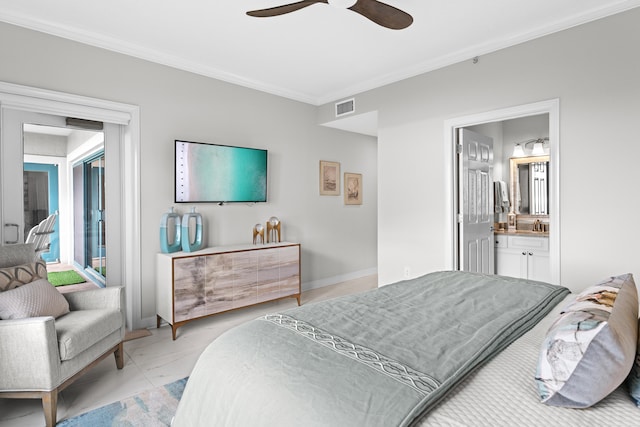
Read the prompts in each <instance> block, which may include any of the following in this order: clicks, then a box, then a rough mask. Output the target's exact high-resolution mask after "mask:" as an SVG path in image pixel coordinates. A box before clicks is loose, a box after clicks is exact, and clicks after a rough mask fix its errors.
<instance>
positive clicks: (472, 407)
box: [172, 271, 640, 427]
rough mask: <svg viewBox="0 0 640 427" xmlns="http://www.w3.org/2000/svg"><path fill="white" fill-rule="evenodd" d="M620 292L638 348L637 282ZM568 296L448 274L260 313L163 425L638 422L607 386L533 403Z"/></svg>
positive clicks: (222, 348) (214, 358)
mask: <svg viewBox="0 0 640 427" xmlns="http://www.w3.org/2000/svg"><path fill="white" fill-rule="evenodd" d="M631 282H633V280H632V278H631ZM625 283H626V282H625ZM625 286H626V285H625ZM625 292H627V293H628V294H629V295H632V294H633V298H631V297H629V299H634V302H630V303H629V304H627V305H628V306H629V307H633V308H634V309H635V314H632V312H633V310H631V309H629V310H630V314H628V316H627V317H629V316H635V318H634V319H633V320H634V323H635V325H636V328H635V329H634V330H633V334H635V336H634V337H633V343H631V341H629V342H626V343H625V345H626V347H627V350H628V349H629V346H631V345H633V355H632V356H633V357H635V348H636V346H637V318H638V307H637V306H638V302H637V294H635V292H636V291H635V284H634V285H633V290H632V291H627V290H626V288H625ZM574 299H575V296H574V295H570V294H569V291H568V290H567V289H566V288H563V287H560V286H554V285H551V284H548V283H543V282H534V281H528V280H522V279H513V278H506V277H501V276H488V275H480V274H474V273H463V272H451V271H447V272H436V273H430V274H427V275H425V276H422V277H419V278H416V279H412V280H407V281H403V282H399V283H396V284H392V285H387V286H384V287H382V288H379V289H375V290H372V291H369V292H365V293H362V294H358V295H349V296H345V297H341V298H337V299H334V300H330V301H324V302H320V303H316V304H308V305H303V306H302V307H297V308H294V309H291V310H287V311H284V312H282V313H273V314H269V315H266V316H263V317H260V318H258V319H256V320H254V321H251V322H248V323H246V324H244V325H241V326H238V327H236V328H234V329H232V330H230V331H228V332H226V333H225V334H223V335H221V336H220V337H218V338H217V339H216V340H215V341H214V342H212V343H211V344H210V345H209V346H208V347H207V348H206V349H205V351H204V352H203V353H202V355H201V356H200V358H199V360H198V362H197V363H196V366H195V367H194V370H193V372H192V374H191V376H190V378H189V381H188V383H187V386H186V388H185V392H184V395H183V397H182V399H181V401H180V404H179V406H178V409H177V412H176V415H175V417H174V421H173V424H172V425H173V426H174V427H181V426H204V425H216V426H302V425H304V426H305V427H306V426H367V427H369V426H385V427H387V426H415V425H420V426H478V425H487V426H496V425H505V426H506V425H513V422H514V420H519V421H520V425H523V424H525V422H526V424H531V425H541V424H550V425H561V424H566V425H577V424H578V423H580V424H585V425H590V424H591V425H598V424H603V423H606V424H609V425H640V409H638V408H637V407H636V406H635V404H634V402H633V400H632V399H631V397H630V396H629V394H628V393H627V392H626V390H625V389H623V388H622V387H617V385H616V386H615V387H617V389H616V390H615V391H614V392H613V393H611V394H610V395H608V396H607V397H606V398H605V399H604V400H602V401H601V402H599V403H598V404H597V405H595V406H593V407H591V408H589V409H580V410H578V409H568V408H566V407H554V406H550V405H545V404H542V403H540V397H539V396H538V394H539V392H538V390H537V387H536V384H535V381H534V377H535V376H536V366H537V363H538V359H539V355H540V351H541V350H540V349H541V344H542V343H543V341H544V340H545V336H546V334H547V333H548V330H549V328H550V326H551V325H552V324H554V325H555V323H554V321H556V319H557V317H558V316H559V313H560V311H561V310H562V309H563V307H566V306H567V304H568V303H569V302H572V301H573V300H574ZM634 304H635V306H634ZM563 316H564V315H563ZM616 319H617V318H616ZM556 323H557V322H556ZM633 357H632V359H633ZM623 363H624V364H629V363H631V364H632V363H633V360H631V362H629V361H628V360H625V361H623ZM625 366H626V365H625ZM630 367H631V365H629V369H630ZM624 369H626V368H624ZM577 371H579V370H578V369H577V370H576V372H577ZM628 373H629V370H627V371H626V372H625V373H624V375H625V377H626V375H628ZM602 375H607V376H610V373H609V372H608V371H606V370H603V371H602ZM615 381H618V379H616V380H615ZM618 384H619V383H618ZM578 387H583V384H579V386H578ZM615 387H614V388H615ZM538 388H539V386H538ZM560 395H561V393H558V394H557V396H560Z"/></svg>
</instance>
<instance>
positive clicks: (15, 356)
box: [0, 244, 125, 426]
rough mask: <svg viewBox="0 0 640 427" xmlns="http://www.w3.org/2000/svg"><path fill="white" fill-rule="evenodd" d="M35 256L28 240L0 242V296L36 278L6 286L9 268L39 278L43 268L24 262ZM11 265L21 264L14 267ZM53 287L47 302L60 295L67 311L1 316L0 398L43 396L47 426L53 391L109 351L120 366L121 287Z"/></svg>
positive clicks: (15, 292)
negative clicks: (60, 289)
mask: <svg viewBox="0 0 640 427" xmlns="http://www.w3.org/2000/svg"><path fill="white" fill-rule="evenodd" d="M38 261H39V258H38V257H37V256H36V255H35V249H34V246H33V245H32V244H22V245H11V246H0V281H1V282H0V283H4V284H5V290H4V291H2V289H0V299H2V298H4V297H12V296H13V295H18V294H19V293H20V292H22V289H28V288H29V286H27V285H32V284H33V283H35V281H31V282H30V283H27V284H24V285H22V284H21V283H20V284H18V287H16V286H14V285H11V286H6V283H9V282H8V281H10V280H11V279H12V276H11V274H14V273H12V272H15V275H18V276H20V275H23V276H25V275H26V276H28V275H29V274H30V272H31V273H33V274H35V276H36V277H34V279H38V281H39V282H43V283H44V280H43V279H39V278H38V277H37V275H38V273H37V271H36V270H37V269H38V268H40V269H42V267H41V266H40V267H32V268H31V270H30V269H29V267H28V266H29V265H31V266H33V265H34V263H35V264H37V263H38ZM40 262H41V261H40ZM15 266H26V267H25V268H24V269H17V270H20V271H17V270H16V269H15ZM7 267H11V268H7ZM12 269H13V270H12ZM40 274H41V273H40ZM45 274H46V269H45ZM44 289H45V290H46V291H47V292H49V290H48V288H46V287H45V288H44ZM54 291H55V294H52V295H51V297H48V298H47V300H48V301H47V302H46V303H49V301H51V300H56V299H59V297H58V295H62V296H63V297H64V299H65V300H66V303H68V306H69V312H68V313H67V314H63V315H60V316H59V317H57V318H54V317H51V316H41V317H27V318H20V319H9V320H2V319H0V373H1V375H0V398H17V399H21V398H38V399H42V405H43V408H44V415H45V420H46V425H47V426H53V425H55V424H56V421H57V415H56V411H57V400H58V393H59V392H60V391H62V390H63V389H64V388H65V387H67V386H68V385H69V384H71V383H72V382H73V381H74V380H75V379H76V378H78V377H79V376H80V375H81V374H83V373H84V372H86V370H87V369H88V368H89V367H92V366H94V365H96V364H97V363H98V362H100V361H101V360H102V359H104V358H105V357H107V356H109V355H110V354H111V353H113V354H114V355H115V359H116V366H117V368H118V369H122V367H123V365H124V352H123V345H122V343H123V339H124V333H125V320H124V289H123V288H121V287H108V288H105V289H96V290H89V291H79V292H71V293H66V294H60V293H59V292H58V291H57V290H55V289H54ZM11 292H13V294H11ZM21 295H22V294H21ZM4 299H5V300H6V298H4ZM13 302H14V303H15V298H13ZM63 303H64V304H65V307H66V303H65V302H64V300H63ZM0 305H2V304H0ZM5 306H6V304H5ZM0 315H3V316H4V317H5V318H6V317H7V314H6V309H5V311H4V312H3V311H2V307H0Z"/></svg>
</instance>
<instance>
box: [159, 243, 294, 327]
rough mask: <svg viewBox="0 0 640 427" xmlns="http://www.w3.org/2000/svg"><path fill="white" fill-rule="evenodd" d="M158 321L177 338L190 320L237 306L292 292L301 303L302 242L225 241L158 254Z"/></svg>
mask: <svg viewBox="0 0 640 427" xmlns="http://www.w3.org/2000/svg"><path fill="white" fill-rule="evenodd" d="M156 277H157V286H158V288H157V292H156V312H157V326H158V327H160V322H161V319H164V320H165V321H167V322H168V323H169V324H170V325H171V329H172V335H173V339H174V340H175V339H176V332H177V330H178V328H179V327H181V326H183V325H185V324H186V323H188V322H190V321H192V320H196V319H201V318H203V317H208V316H211V315H214V314H218V313H222V312H225V311H230V310H234V309H237V308H242V307H248V306H251V305H255V304H259V303H262V302H267V301H273V300H278V299H283V298H289V297H293V298H296V299H297V301H298V305H300V244H298V243H289V242H282V243H271V244H266V245H264V246H260V247H256V246H253V245H236V246H220V247H212V248H207V249H204V250H201V251H198V252H197V253H174V254H162V253H159V254H157V261H156Z"/></svg>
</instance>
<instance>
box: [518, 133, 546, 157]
mask: <svg viewBox="0 0 640 427" xmlns="http://www.w3.org/2000/svg"><path fill="white" fill-rule="evenodd" d="M548 140H549V138H547V137H545V138H534V139H529V140H527V141H523V142H518V143H516V145H515V147H513V157H524V156H525V153H524V149H525V148H526V147H527V145H529V144H533V149H532V150H531V155H533V156H543V155H544V142H545V141H548Z"/></svg>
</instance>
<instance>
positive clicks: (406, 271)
mask: <svg viewBox="0 0 640 427" xmlns="http://www.w3.org/2000/svg"><path fill="white" fill-rule="evenodd" d="M410 277H411V267H409V266H405V267H404V278H405V279H408V278H410Z"/></svg>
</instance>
